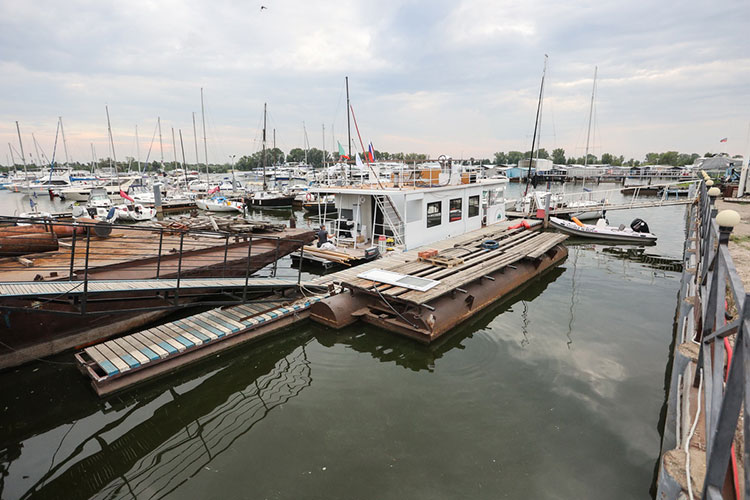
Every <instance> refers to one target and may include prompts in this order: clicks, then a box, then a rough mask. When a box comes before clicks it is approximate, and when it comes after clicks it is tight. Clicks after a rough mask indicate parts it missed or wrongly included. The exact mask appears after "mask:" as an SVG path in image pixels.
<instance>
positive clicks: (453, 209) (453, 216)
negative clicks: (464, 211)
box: [448, 198, 463, 222]
mask: <svg viewBox="0 0 750 500" xmlns="http://www.w3.org/2000/svg"><path fill="white" fill-rule="evenodd" d="M462 201H463V200H462V199H461V198H453V199H452V200H451V203H450V212H449V213H448V222H455V221H457V220H461V202H462Z"/></svg>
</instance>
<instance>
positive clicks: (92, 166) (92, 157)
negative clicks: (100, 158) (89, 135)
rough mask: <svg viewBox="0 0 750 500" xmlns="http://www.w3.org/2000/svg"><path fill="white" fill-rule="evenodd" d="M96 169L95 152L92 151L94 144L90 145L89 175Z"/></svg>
mask: <svg viewBox="0 0 750 500" xmlns="http://www.w3.org/2000/svg"><path fill="white" fill-rule="evenodd" d="M95 167H96V151H94V143H93V142H92V143H91V173H92V174H93V173H94V168H95Z"/></svg>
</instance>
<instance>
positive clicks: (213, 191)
mask: <svg viewBox="0 0 750 500" xmlns="http://www.w3.org/2000/svg"><path fill="white" fill-rule="evenodd" d="M216 191H219V186H216V187H215V188H211V189H209V190H208V194H214V193H215V192H216Z"/></svg>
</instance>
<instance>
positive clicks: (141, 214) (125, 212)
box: [115, 203, 156, 222]
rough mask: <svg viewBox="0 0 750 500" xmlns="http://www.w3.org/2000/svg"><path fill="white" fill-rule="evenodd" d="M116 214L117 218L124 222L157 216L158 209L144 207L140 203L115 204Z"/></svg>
mask: <svg viewBox="0 0 750 500" xmlns="http://www.w3.org/2000/svg"><path fill="white" fill-rule="evenodd" d="M115 214H116V215H117V220H120V221H123V222H140V221H144V220H151V219H153V218H154V217H156V210H155V209H153V208H147V207H144V206H143V205H141V204H140V203H122V204H120V205H115Z"/></svg>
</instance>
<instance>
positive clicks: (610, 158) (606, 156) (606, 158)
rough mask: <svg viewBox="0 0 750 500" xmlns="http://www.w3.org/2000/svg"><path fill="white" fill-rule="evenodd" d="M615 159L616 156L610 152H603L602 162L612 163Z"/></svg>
mask: <svg viewBox="0 0 750 500" xmlns="http://www.w3.org/2000/svg"><path fill="white" fill-rule="evenodd" d="M614 161H615V157H614V156H613V155H611V154H610V153H603V154H602V163H604V164H605V165H612V164H613V163H614Z"/></svg>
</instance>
